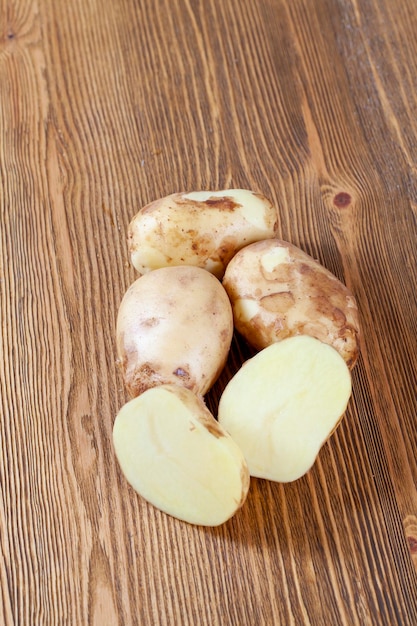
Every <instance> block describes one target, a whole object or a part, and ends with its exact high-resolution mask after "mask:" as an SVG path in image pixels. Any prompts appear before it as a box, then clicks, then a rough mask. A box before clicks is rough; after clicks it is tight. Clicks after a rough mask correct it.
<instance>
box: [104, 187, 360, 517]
mask: <svg viewBox="0 0 417 626" xmlns="http://www.w3.org/2000/svg"><path fill="white" fill-rule="evenodd" d="M277 221H278V220H277V211H276V208H275V207H274V206H273V204H272V203H271V202H270V201H269V200H268V199H267V198H265V197H264V196H263V195H262V194H259V193H254V192H252V191H248V190H244V189H230V190H225V191H196V192H191V193H176V194H172V195H170V196H167V197H166V198H162V199H160V200H157V201H155V202H153V203H151V204H149V205H147V206H145V207H144V208H142V209H141V210H140V211H139V212H138V213H137V215H136V216H135V217H134V218H133V220H132V221H131V223H130V225H129V230H128V242H129V253H130V258H131V262H132V264H133V266H134V267H135V268H136V269H137V271H138V273H139V278H138V279H137V280H136V281H135V282H134V283H133V284H132V285H131V286H130V287H129V289H128V290H127V292H126V293H125V295H124V297H123V299H122V302H121V304H120V308H119V311H118V316H117V328H116V344H117V356H118V362H119V363H120V366H121V369H122V372H123V378H124V382H125V385H126V389H127V390H128V392H129V394H130V396H131V397H132V399H131V400H130V401H129V402H127V404H125V405H124V406H123V407H122V408H121V410H120V411H119V413H118V415H117V417H116V420H115V423H114V427H113V442H114V448H115V452H116V456H117V458H118V461H119V464H120V466H121V469H122V471H123V473H124V475H125V476H126V479H127V480H128V482H129V483H130V484H131V485H132V487H133V488H134V489H135V491H136V492H137V493H139V494H140V495H141V496H142V497H144V498H145V499H146V500H147V501H148V502H150V503H152V504H153V505H154V506H156V507H158V508H159V509H161V510H162V511H164V512H166V513H167V514H170V515H172V516H174V517H176V518H178V519H181V520H184V521H186V522H189V523H192V524H198V525H203V526H217V525H220V524H222V523H224V522H225V521H226V520H228V519H229V518H230V517H232V516H233V515H234V513H235V512H236V511H237V510H238V509H239V508H240V507H241V506H242V504H243V503H244V502H245V499H246V496H247V493H248V490H249V483H250V477H251V476H256V477H259V478H265V479H269V480H272V481H279V482H289V481H293V480H296V479H298V478H300V477H301V476H303V475H304V474H305V473H306V472H307V471H308V470H309V469H310V468H311V466H312V465H313V463H314V461H315V459H316V457H317V455H318V453H319V450H320V448H321V447H322V446H323V444H324V443H325V442H326V441H327V440H328V438H329V437H330V435H331V434H332V433H333V431H334V430H335V429H336V427H337V425H338V424H339V422H340V420H341V419H342V417H343V415H344V413H345V411H346V407H347V404H348V401H349V398H350V395H351V373H350V371H351V369H352V368H353V366H354V365H355V363H356V361H357V358H358V355H359V334H360V333H359V319H358V309H357V305H356V302H355V299H354V297H353V296H352V294H351V293H350V292H349V290H348V289H347V287H346V286H345V285H343V284H342V283H341V282H340V281H339V280H338V279H337V278H336V277H335V276H334V275H333V274H332V273H331V272H329V271H328V270H327V269H326V268H324V267H323V266H322V265H320V264H319V263H318V262H317V261H315V260H314V259H313V258H311V257H310V256H308V255H307V254H306V253H304V252H303V251H302V250H300V249H299V248H297V247H296V246H294V245H292V244H290V243H288V242H285V241H282V240H280V239H279V238H278V233H277ZM234 330H236V331H237V332H238V333H239V334H240V335H241V336H242V337H243V338H244V339H245V340H246V341H247V342H248V343H249V344H250V345H251V346H252V347H253V348H255V350H256V353H255V356H253V357H252V358H251V359H249V360H247V361H246V362H245V363H243V364H242V366H241V368H240V369H239V370H238V372H237V373H236V374H235V375H234V376H233V377H232V378H231V380H230V381H229V382H228V384H227V385H226V387H225V389H224V391H223V393H222V396H221V398H220V401H219V406H218V415H217V416H216V417H217V419H216V418H215V417H214V416H213V415H212V414H211V413H210V411H209V410H208V408H207V406H206V404H205V402H204V396H205V394H206V393H207V392H208V391H209V389H210V388H211V387H212V386H213V384H214V383H215V381H216V380H217V378H218V377H219V375H220V373H221V372H222V370H223V368H224V366H225V364H226V361H227V358H228V354H229V351H230V347H231V342H232V338H233V333H234Z"/></svg>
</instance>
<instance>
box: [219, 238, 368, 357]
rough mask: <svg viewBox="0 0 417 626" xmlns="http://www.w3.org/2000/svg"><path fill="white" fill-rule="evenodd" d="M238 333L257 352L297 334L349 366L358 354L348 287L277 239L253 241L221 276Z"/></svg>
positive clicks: (355, 315) (357, 331)
mask: <svg viewBox="0 0 417 626" xmlns="http://www.w3.org/2000/svg"><path fill="white" fill-rule="evenodd" d="M223 286H224V288H225V289H226V291H227V293H228V295H229V298H230V301H231V303H232V308H233V315H234V323H235V327H236V329H237V330H238V332H239V333H240V334H241V335H242V336H243V337H244V338H245V339H246V340H247V341H248V343H250V344H251V345H252V346H253V347H255V348H256V349H257V350H261V349H262V348H265V347H267V346H269V345H270V344H271V343H274V342H277V341H281V340H282V339H285V338H286V337H291V336H294V335H304V334H305V335H311V336H312V337H315V338H317V339H320V341H323V342H325V343H328V344H329V345H331V346H333V347H334V348H335V349H336V350H337V351H338V352H339V353H340V354H341V356H342V357H343V358H344V360H345V361H346V363H347V364H348V366H349V367H350V368H353V366H354V365H355V363H356V361H357V359H358V356H359V341H360V326H359V315H358V307H357V304H356V301H355V298H354V296H353V295H352V294H351V293H350V291H349V290H348V288H347V287H346V286H345V285H344V284H343V283H342V282H341V281H340V280H338V278H337V277H336V276H334V275H333V274H332V273H331V272H330V271H329V270H327V269H326V268H325V267H323V266H322V265H321V264H320V263H319V262H318V261H315V260H314V259H313V258H312V257H310V256H309V255H308V254H306V253H305V252H303V251H302V250H300V249H299V248H297V247H296V246H294V245H293V244H290V243H288V242H286V241H281V240H279V239H269V240H266V241H259V242H255V243H253V244H251V245H249V246H246V247H245V248H243V249H242V250H240V251H239V252H238V253H237V254H236V255H235V256H234V257H233V259H232V260H231V261H230V263H229V264H228V266H227V268H226V272H225V274H224V278H223Z"/></svg>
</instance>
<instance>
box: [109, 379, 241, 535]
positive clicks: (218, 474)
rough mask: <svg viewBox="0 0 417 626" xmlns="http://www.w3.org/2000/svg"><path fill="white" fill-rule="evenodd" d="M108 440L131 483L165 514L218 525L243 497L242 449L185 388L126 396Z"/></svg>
mask: <svg viewBox="0 0 417 626" xmlns="http://www.w3.org/2000/svg"><path fill="white" fill-rule="evenodd" d="M113 442H114V448H115V452H116V456H117V459H118V461H119V464H120V467H121V469H122V471H123V473H124V475H125V477H126V479H127V481H128V482H129V483H130V485H131V486H132V487H133V489H134V490H135V491H136V492H137V493H138V494H140V495H141V496H142V497H143V498H145V499H146V500H147V501H148V502H150V503H151V504H153V505H154V506H155V507H157V508H159V509H161V510H162V511H164V512H165V513H167V514H169V515H172V516H174V517H176V518H178V519H180V520H183V521H185V522H189V523H191V524H197V525H203V526H218V525H220V524H223V523H224V522H226V521H227V520H228V519H230V518H231V517H232V516H233V515H234V514H235V513H236V511H237V510H238V509H239V508H240V507H241V506H242V505H243V503H244V502H245V499H246V496H247V493H248V489H249V480H250V479H249V472H248V468H247V465H246V462H245V459H244V457H243V454H242V452H241V451H240V449H239V448H238V446H237V445H236V443H235V442H234V441H233V440H232V438H231V437H230V435H228V434H227V433H226V432H225V431H224V430H223V428H221V426H219V424H218V423H217V421H216V420H215V419H214V417H213V416H212V414H211V413H210V412H209V410H208V409H207V408H206V406H205V404H204V403H203V401H202V400H200V399H199V398H197V397H196V396H195V395H194V394H193V393H192V392H191V391H189V390H187V389H184V388H181V387H178V386H175V385H163V386H161V387H154V388H152V389H149V390H148V391H145V392H144V393H143V394H142V395H141V396H139V397H137V398H134V399H133V400H131V401H130V402H128V403H127V404H126V405H124V406H123V407H122V408H121V410H120V412H119V414H118V415H117V417H116V420H115V423H114V427H113Z"/></svg>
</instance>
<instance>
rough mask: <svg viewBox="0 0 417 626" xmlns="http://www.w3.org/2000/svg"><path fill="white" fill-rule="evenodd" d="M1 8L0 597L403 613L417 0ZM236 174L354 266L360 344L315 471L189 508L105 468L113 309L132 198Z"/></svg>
mask: <svg viewBox="0 0 417 626" xmlns="http://www.w3.org/2000/svg"><path fill="white" fill-rule="evenodd" d="M0 12H1V15H2V16H3V20H2V22H1V26H0V319H1V329H2V330H1V355H2V358H1V359H0V407H1V420H0V592H1V593H0V621H1V622H2V623H4V624H5V626H12V625H14V624H25V625H26V624H28V625H30V626H32V625H36V626H38V625H39V626H42V625H45V626H46V625H47V626H50V625H53V624H77V625H81V624H97V625H98V624H100V625H103V624H111V625H114V624H120V625H122V624H123V625H130V624H132V625H134V624H138V625H139V624H140V625H144V624H149V625H151V624H158V626H159V625H161V626H162V625H165V624H166V625H167V626H172V625H173V624H178V625H181V626H187V625H190V626H191V625H192V626H195V625H199V626H200V625H205V624H207V625H210V626H213V625H214V626H215V625H219V626H225V625H235V624H239V625H244V624H255V623H256V624H260V625H268V626H269V625H271V624H274V625H278V624H283V625H284V624H285V625H286V626H287V625H291V624H294V625H297V626H298V625H299V624H307V625H308V624H311V625H314V626H315V625H317V624H324V623H330V624H336V623H337V624H345V625H349V626H351V625H354V624H358V625H363V624H378V625H380V624H387V625H390V626H392V625H395V624H398V625H400V624H401V625H410V626H412V625H414V624H415V623H417V597H416V593H415V590H416V584H417V568H416V566H417V549H416V546H417V521H416V520H417V491H416V483H417V462H416V449H417V429H416V425H415V415H416V410H417V403H416V391H415V390H416V387H417V380H416V371H417V349H416V348H417V342H416V336H417V299H416V292H417V274H416V271H415V269H416V242H417V219H416V216H417V212H416V207H417V165H416V158H417V157H416V155H417V124H416V116H415V111H416V98H417V95H416V94H417V71H416V70H417V68H416V64H417V43H416V40H415V32H416V28H417V6H416V5H415V3H414V2H412V0H404V1H403V2H401V3H399V2H397V0H395V1H391V0H344V1H343V2H342V1H341V0H338V1H336V2H331V1H330V0H318V1H317V2H315V3H311V2H308V1H307V0H294V1H293V2H291V3H290V2H285V1H284V0H264V1H263V2H257V3H253V2H250V0H243V1H242V2H238V1H237V0H221V1H220V0H207V2H204V3H201V2H197V1H196V0H181V1H180V0H175V1H169V0H155V1H153V2H147V1H146V0H139V1H138V2H135V3H132V2H126V1H125V0H119V1H118V2H116V3H115V2H109V1H107V0H106V1H104V2H98V0H90V2H88V3H85V2H81V0H73V2H71V3H68V2H63V0H54V1H52V0H35V2H29V1H28V0H14V1H11V0H0ZM228 187H247V188H252V189H255V190H258V191H261V192H263V193H264V194H265V195H267V196H269V197H270V198H271V199H272V200H273V201H274V202H275V203H276V204H277V206H278V207H279V222H280V236H281V237H283V238H284V239H287V240H290V241H292V242H293V243H295V244H296V245H299V246H300V247H302V248H303V249H304V250H305V251H306V252H308V253H310V254H312V255H313V256H315V257H316V258H318V259H319V260H320V261H321V262H322V263H323V264H324V265H326V267H328V268H329V269H330V270H331V271H333V272H334V273H335V274H336V275H337V276H339V277H340V278H341V279H342V280H344V281H345V282H346V283H347V284H348V286H349V287H350V288H351V289H352V291H353V292H354V293H355V295H356V296H357V299H358V302H359V307H360V311H361V319H362V327H363V340H362V355H361V359H360V362H359V364H358V365H357V367H356V369H355V370H354V379H353V382H354V393H353V398H352V401H351V403H350V406H349V409H348V412H347V414H346V417H345V420H344V421H343V422H342V424H341V426H340V427H339V429H338V430H337V432H336V433H335V435H334V436H333V437H332V439H331V440H330V441H329V443H328V444H327V445H326V446H325V447H324V448H323V450H322V451H321V453H320V456H319V459H318V460H317V462H316V464H315V466H314V467H313V468H312V470H311V471H310V472H309V474H308V475H307V476H305V477H303V478H302V479H300V480H299V481H296V482H295V483H292V484H287V485H279V484H273V483H269V482H267V481H262V480H256V479H253V480H252V484H251V490H250V494H249V497H248V500H247V502H246V503H245V506H244V507H243V508H242V509H241V511H239V513H238V514H237V515H236V516H235V517H234V518H232V520H230V521H229V522H228V523H226V524H225V525H223V526H221V527H219V528H215V529H203V528H199V527H192V526H189V525H187V524H184V523H181V522H179V521H178V520H175V519H172V518H170V517H168V516H166V515H164V514H162V513H161V512H159V511H157V510H155V509H154V508H153V507H152V506H151V505H148V504H147V503H146V502H144V501H143V500H142V499H140V498H139V497H138V496H137V495H136V494H135V493H134V492H133V491H132V489H131V488H130V487H129V486H128V484H127V483H126V481H125V479H124V477H123V475H122V474H121V471H120V469H119V467H118V464H117V462H116V459H115V456H114V452H113V448H112V441H111V431H112V425H113V421H114V416H115V415H116V413H117V411H118V409H119V408H120V407H121V406H122V404H123V403H124V402H125V401H126V399H127V395H126V391H125V389H124V387H123V381H122V378H121V375H120V372H119V371H118V368H117V365H116V354H115V341H114V332H115V321H116V315H117V308H118V306H119V303H120V300H121V298H122V296H123V293H124V291H125V290H126V289H127V287H128V286H129V284H130V283H131V282H132V281H133V280H134V278H135V277H136V274H135V272H134V270H133V268H132V267H131V266H130V265H129V260H128V253H127V244H126V229H127V225H128V223H129V221H130V219H131V218H132V217H133V215H134V214H135V213H136V211H137V210H138V209H139V208H140V207H141V206H143V205H144V204H146V203H147V202H149V201H151V200H153V199H156V198H158V197H161V196H164V195H167V194H169V193H172V192H174V191H181V190H193V189H214V188H228ZM250 354H251V352H250V350H249V349H248V348H247V346H246V345H245V344H244V343H243V341H242V340H240V339H239V338H237V337H236V338H235V341H234V344H233V350H232V353H231V355H230V359H229V363H228V366H227V368H226V370H225V371H224V372H223V374H222V376H221V378H220V379H219V381H218V382H217V383H216V385H215V387H214V388H213V390H212V391H211V392H210V393H209V394H208V396H207V404H208V406H209V407H210V408H211V409H212V410H213V411H214V412H215V411H216V407H217V402H218V399H219V396H220V393H221V390H222V388H223V386H224V384H225V383H226V381H227V380H228V378H229V377H230V376H231V375H232V374H233V372H234V371H236V369H237V368H238V367H239V365H240V363H241V362H242V361H243V360H244V359H246V358H248V357H249V356H250Z"/></svg>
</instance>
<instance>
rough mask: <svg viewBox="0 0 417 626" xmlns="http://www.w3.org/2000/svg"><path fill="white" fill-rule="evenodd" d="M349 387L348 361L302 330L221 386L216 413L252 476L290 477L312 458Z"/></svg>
mask: <svg viewBox="0 0 417 626" xmlns="http://www.w3.org/2000/svg"><path fill="white" fill-rule="evenodd" d="M350 394H351V376H350V371H349V368H348V367H347V365H346V363H345V361H344V360H343V359H342V357H341V356H340V354H339V353H338V352H337V351H336V350H335V349H334V348H332V347H331V346H329V345H327V344H325V343H322V342H321V341H319V340H318V339H314V338H313V337H309V336H307V335H300V336H297V337H290V338H288V339H284V340H283V341H280V342H279V343H274V344H272V345H270V346H269V347H267V348H264V349H263V350H261V351H260V352H258V353H257V354H256V355H255V356H254V357H252V358H251V359H250V360H248V361H246V363H244V364H243V366H242V367H241V369H240V370H239V371H238V372H237V373H236V374H235V376H234V377H233V378H232V379H231V380H230V382H229V383H228V385H227V386H226V388H225V390H224V392H223V394H222V396H221V398H220V403H219V410H218V420H219V423H220V425H221V426H222V427H223V428H224V429H225V430H226V431H228V432H229V434H230V435H231V437H232V438H233V439H234V441H235V442H236V443H237V445H238V446H239V447H240V449H241V450H242V452H243V454H244V456H245V459H246V462H247V464H248V467H249V472H250V474H251V476H257V477H259V478H266V479H269V480H273V481H278V482H289V481H294V480H296V479H298V478H300V477H301V476H303V475H304V474H305V473H306V472H307V471H308V470H309V469H310V468H311V466H312V465H313V464H314V461H315V459H316V457H317V455H318V453H319V450H320V448H321V447H322V445H323V444H324V443H325V442H326V441H327V439H328V438H329V437H330V435H331V433H332V432H333V431H334V429H335V428H336V427H337V425H338V423H339V422H340V420H341V418H342V416H343V414H344V412H345V410H346V406H347V404H348V401H349V398H350Z"/></svg>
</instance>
